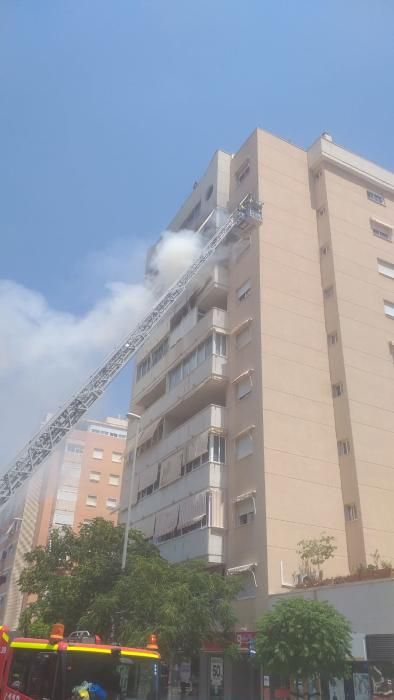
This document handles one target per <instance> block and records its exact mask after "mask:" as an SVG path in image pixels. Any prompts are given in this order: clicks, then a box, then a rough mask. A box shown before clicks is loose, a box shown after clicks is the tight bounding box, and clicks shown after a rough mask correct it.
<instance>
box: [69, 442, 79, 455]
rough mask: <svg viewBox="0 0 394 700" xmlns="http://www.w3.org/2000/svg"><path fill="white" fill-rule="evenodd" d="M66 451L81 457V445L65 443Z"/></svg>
mask: <svg viewBox="0 0 394 700" xmlns="http://www.w3.org/2000/svg"><path fill="white" fill-rule="evenodd" d="M66 451H67V452H74V453H75V454H77V455H81V454H83V445H78V444H77V443H76V442H67V444H66Z"/></svg>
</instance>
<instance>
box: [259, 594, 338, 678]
mask: <svg viewBox="0 0 394 700" xmlns="http://www.w3.org/2000/svg"><path fill="white" fill-rule="evenodd" d="M256 650H257V656H258V659H259V661H260V662H261V664H262V666H263V669H264V672H265V673H267V674H274V675H278V676H285V677H292V678H300V679H302V680H306V679H308V678H317V677H318V676H320V678H322V679H325V680H329V679H331V678H343V677H345V676H346V675H347V672H348V662H349V659H350V657H351V633H350V625H349V623H348V621H347V619H346V618H345V617H344V616H343V615H341V614H340V613H339V612H337V610H335V608H333V607H332V606H331V605H330V604H329V603H326V602H321V601H318V600H304V599H303V598H290V599H288V600H282V601H280V602H278V603H277V605H276V606H275V608H274V609H273V610H272V611H271V612H268V613H266V614H265V615H264V616H263V617H262V619H261V620H260V622H259V623H258V627H257V636H256Z"/></svg>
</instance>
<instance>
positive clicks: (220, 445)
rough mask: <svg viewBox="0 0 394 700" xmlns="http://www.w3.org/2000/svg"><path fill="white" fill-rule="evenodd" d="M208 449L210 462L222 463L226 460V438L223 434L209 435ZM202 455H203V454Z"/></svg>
mask: <svg viewBox="0 0 394 700" xmlns="http://www.w3.org/2000/svg"><path fill="white" fill-rule="evenodd" d="M209 451H210V460H211V462H219V464H224V463H225V461H226V439H225V437H224V436H223V435H214V434H213V433H210V435H209ZM203 457H204V455H203Z"/></svg>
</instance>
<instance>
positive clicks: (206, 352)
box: [120, 129, 394, 697]
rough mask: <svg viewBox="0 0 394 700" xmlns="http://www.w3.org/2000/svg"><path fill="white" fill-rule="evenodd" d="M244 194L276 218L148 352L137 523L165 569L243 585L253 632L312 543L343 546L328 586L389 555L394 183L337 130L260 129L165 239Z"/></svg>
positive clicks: (140, 380)
mask: <svg viewBox="0 0 394 700" xmlns="http://www.w3.org/2000/svg"><path fill="white" fill-rule="evenodd" d="M248 193H251V194H252V195H253V196H254V197H255V198H257V199H258V200H260V201H261V202H262V203H263V223H262V224H261V225H260V226H256V227H255V228H254V229H252V230H249V231H246V232H245V231H244V232H240V235H239V238H238V239H237V240H235V239H234V240H233V241H232V243H231V245H229V246H227V249H226V251H225V252H223V255H222V257H221V258H220V259H217V260H216V262H215V264H213V265H211V266H210V267H209V269H207V270H206V273H205V274H202V275H201V276H200V278H199V279H198V281H197V282H196V283H195V284H194V285H193V286H192V288H191V289H189V290H187V292H185V295H184V297H183V298H182V299H181V300H180V301H179V302H178V304H177V306H176V308H174V309H173V310H172V311H171V314H170V315H169V317H168V318H166V319H165V320H164V321H163V322H162V323H161V325H160V327H159V328H157V329H156V331H155V332H154V334H152V336H151V337H150V338H149V340H148V341H147V343H146V344H145V346H144V348H143V349H142V350H141V351H140V352H139V354H138V357H137V364H136V374H135V379H134V385H133V390H132V402H131V408H130V410H131V411H133V412H134V413H137V414H139V415H141V420H140V428H141V430H142V432H141V433H140V435H139V438H138V458H137V463H136V479H135V488H134V493H133V498H132V500H133V507H132V512H131V519H132V524H133V526H134V527H137V528H139V529H141V530H142V531H143V532H144V533H145V535H146V537H147V538H149V539H152V541H153V542H155V543H156V544H157V545H158V546H159V547H160V550H161V552H162V554H163V555H164V556H166V557H167V558H168V559H170V560H172V561H181V560H184V559H190V558H200V559H202V560H204V561H205V562H206V564H207V566H211V567H218V568H220V569H221V570H223V571H224V572H226V573H227V575H237V576H240V577H242V586H243V588H242V591H241V593H240V595H239V598H238V601H237V603H236V609H237V614H238V618H239V626H240V629H243V630H252V631H253V630H255V625H256V619H257V618H258V617H259V616H260V615H261V613H262V612H263V611H264V610H265V609H266V607H267V600H268V595H270V594H274V593H280V592H283V591H285V590H286V586H287V584H289V583H292V582H293V575H294V574H297V573H302V569H301V568H300V561H299V557H298V555H297V544H298V542H299V541H300V540H302V539H304V538H313V537H319V536H320V534H321V533H322V532H325V533H327V534H329V535H332V536H333V537H334V538H335V542H336V545H337V550H336V553H335V556H334V558H333V559H332V560H330V561H329V562H327V564H326V566H325V574H326V575H327V576H329V575H335V574H346V573H347V572H348V571H349V569H350V570H352V571H353V570H354V569H356V568H357V567H358V566H359V565H360V564H367V563H368V562H369V561H370V557H371V554H372V553H373V552H374V551H375V550H376V549H377V550H378V551H379V553H380V555H381V556H382V558H385V559H391V560H394V511H393V508H392V497H393V493H394V462H393V455H394V401H393V399H394V366H393V361H394V356H393V343H394V335H393V333H394V326H393V320H394V253H393V251H392V235H393V227H394V174H393V173H392V172H389V171H387V170H384V169H383V168H381V167H379V166H378V165H375V164H374V163H371V162H369V161H367V160H365V159H364V158H362V157H360V156H357V155H355V154H353V153H351V152H349V151H347V150H346V149H345V148H343V147H341V146H339V145H337V144H335V143H334V142H333V140H332V138H331V137H330V135H328V134H323V135H322V136H321V137H320V138H318V139H317V141H316V142H315V143H314V144H313V145H312V147H311V148H310V149H309V150H307V151H305V150H303V149H301V148H298V147H297V146H295V145H294V144H291V143H289V142H287V141H285V140H283V139H281V138H278V137H276V136H273V135H271V134H269V133H267V132H265V131H262V130H260V129H258V130H256V131H254V132H253V133H252V134H251V136H250V137H249V138H248V140H247V141H246V143H245V144H244V145H243V146H242V147H241V148H240V150H239V151H238V152H237V153H235V154H229V153H225V152H222V151H218V152H217V153H216V154H215V155H214V157H213V159H212V161H211V163H210V164H209V166H208V169H207V171H206V173H205V174H204V176H203V177H202V178H201V180H200V181H199V182H198V183H197V184H196V185H195V187H194V189H193V191H192V192H191V194H190V196H189V197H188V198H187V200H186V201H185V203H184V204H183V205H182V207H181V208H180V210H179V211H178V213H177V214H176V216H175V217H174V219H173V220H172V222H171V223H170V225H169V226H168V228H169V229H172V230H175V231H177V230H181V229H183V228H189V229H190V228H192V229H194V230H197V229H198V228H199V227H200V226H201V224H202V223H203V222H204V221H205V220H206V218H207V217H208V216H209V214H210V213H211V212H212V211H215V212H216V217H217V219H220V218H221V216H223V212H226V211H227V212H228V211H232V210H233V209H234V208H235V207H236V206H237V204H238V203H239V202H240V201H241V200H242V198H243V197H244V196H245V195H246V194H248ZM147 269H148V271H149V261H148V266H147ZM137 422H138V421H137V420H135V419H131V420H130V426H129V433H128V441H127V449H126V455H127V457H126V467H125V473H124V482H123V487H122V494H121V499H122V502H121V512H120V519H121V521H124V520H125V517H126V515H125V514H126V503H127V493H128V489H129V484H130V481H129V480H130V473H131V467H132V461H133V460H132V456H133V451H134V446H135V443H134V440H135V434H136V424H137ZM208 675H209V674H208ZM228 697H230V695H228Z"/></svg>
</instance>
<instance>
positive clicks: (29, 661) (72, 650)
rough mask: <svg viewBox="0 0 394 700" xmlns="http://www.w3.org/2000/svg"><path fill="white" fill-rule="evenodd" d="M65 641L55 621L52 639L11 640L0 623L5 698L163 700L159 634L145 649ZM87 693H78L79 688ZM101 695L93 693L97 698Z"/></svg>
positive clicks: (0, 683)
mask: <svg viewBox="0 0 394 700" xmlns="http://www.w3.org/2000/svg"><path fill="white" fill-rule="evenodd" d="M88 642H89V643H87V642H86V638H84V637H83V638H82V641H79V640H78V637H77V639H75V637H74V638H73V639H72V640H70V639H63V626H62V625H54V626H53V628H52V630H51V634H50V636H49V639H29V638H26V637H14V638H12V637H11V635H10V633H9V630H8V629H7V627H2V626H0V700H71V699H73V698H77V697H86V698H87V699H89V698H90V699H91V698H92V693H90V692H89V690H90V689H91V688H97V687H99V689H100V694H99V695H98V696H97V698H98V699H100V700H104V699H105V698H106V699H107V700H158V697H159V662H160V654H159V650H158V646H157V642H156V637H155V636H154V635H152V636H151V638H150V640H149V644H148V645H147V646H146V648H145V649H134V648H128V647H119V646H115V645H107V644H102V643H101V640H99V639H98V638H97V637H96V638H92V640H90V639H89V640H88ZM80 688H85V689H86V690H85V693H84V694H83V693H82V694H81V696H79V695H78V690H79V689H80ZM95 697H96V696H95V695H94V693H93V698H95Z"/></svg>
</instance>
